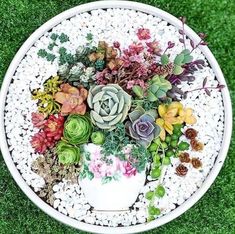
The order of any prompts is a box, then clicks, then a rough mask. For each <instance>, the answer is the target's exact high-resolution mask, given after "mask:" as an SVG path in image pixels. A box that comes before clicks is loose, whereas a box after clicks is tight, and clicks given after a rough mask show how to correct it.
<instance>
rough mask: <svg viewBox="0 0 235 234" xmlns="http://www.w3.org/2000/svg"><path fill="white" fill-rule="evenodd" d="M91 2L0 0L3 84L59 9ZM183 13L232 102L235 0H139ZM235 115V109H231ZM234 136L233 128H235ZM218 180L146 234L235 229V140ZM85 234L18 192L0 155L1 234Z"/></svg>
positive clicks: (224, 232) (234, 95)
mask: <svg viewBox="0 0 235 234" xmlns="http://www.w3.org/2000/svg"><path fill="white" fill-rule="evenodd" d="M86 2H90V1H78V0H65V1H62V0H40V1H39V0H0V21H1V22H0V84H1V82H2V80H3V78H4V74H5V72H6V70H7V67H8V66H9V64H10V62H11V60H12V59H13V57H14V55H15V53H16V52H17V50H18V49H19V48H20V46H21V45H22V43H23V42H24V41H25V40H26V39H27V38H28V37H29V36H30V34H31V33H32V32H33V31H34V30H36V29H37V28H38V27H39V26H40V25H42V24H43V23H44V22H46V21H47V20H49V19H50V18H52V17H53V16H55V15H57V14H58V13H60V12H62V11H64V10H66V9H69V8H71V7H73V6H77V5H79V4H82V3H86ZM140 2H144V3H148V4H150V5H153V6H156V7H159V8H161V9H163V10H165V11H168V12H169V13H171V14H173V15H175V16H177V17H179V16H182V15H184V16H186V17H187V19H188V24H189V26H191V27H192V28H193V29H194V30H195V31H197V32H200V31H203V32H206V33H207V34H208V38H207V41H208V42H209V47H210V49H211V50H212V52H213V54H214V55H215V57H216V59H217V60H218V62H219V64H220V66H221V68H222V70H223V72H224V75H225V78H226V81H227V84H228V87H229V89H230V94H231V97H232V101H233V102H235V91H234V89H235V80H234V75H235V59H234V51H235V40H234V36H235V1H232V0H231V1H227V0H206V1H205V0H180V1H177V0H151V1H147V0H146V1H140ZM233 113H234V112H233ZM233 136H234V137H235V135H234V131H233ZM234 137H233V139H232V142H231V145H230V150H229V153H228V156H227V158H226V161H225V164H224V166H223V168H222V170H221V172H220V174H219V176H218V177H217V179H216V181H215V183H214V184H213V185H212V186H211V188H210V189H209V191H208V192H207V193H206V194H205V195H204V196H203V198H202V199H201V200H200V201H199V202H197V204H195V205H194V206H193V208H191V209H190V210H188V211H187V212H185V213H184V214H183V215H181V216H180V217H179V218H177V219H175V220H173V221H172V222H170V223H168V224H166V225H164V226H162V227H160V228H157V229H155V230H152V231H149V232H147V233H149V234H150V233H161V234H163V233H167V234H171V233H176V234H178V233H187V234H188V233H205V234H208V233H216V234H220V233H221V234H227V233H229V234H230V233H231V234H234V233H235V157H234V151H235V138H234ZM2 233H5V234H11V233H17V234H21V233H23V234H24V233H43V234H44V233H53V234H57V233H58V234H60V233H84V232H79V231H77V230H75V229H73V228H70V227H67V226H65V225H63V224H61V223H59V222H57V221H55V220H54V219H52V218H50V217H49V216H48V215H46V214H45V213H43V212H42V211H41V210H40V209H39V208H37V207H36V206H35V205H34V204H33V203H32V202H31V201H30V200H29V199H28V198H27V197H26V196H25V195H24V194H23V192H22V191H21V190H20V188H19V187H18V186H17V185H16V183H15V182H14V180H13V178H12V177H11V175H10V173H9V171H8V169H7V167H6V165H5V163H4V161H3V158H2V156H1V155H0V234H2Z"/></svg>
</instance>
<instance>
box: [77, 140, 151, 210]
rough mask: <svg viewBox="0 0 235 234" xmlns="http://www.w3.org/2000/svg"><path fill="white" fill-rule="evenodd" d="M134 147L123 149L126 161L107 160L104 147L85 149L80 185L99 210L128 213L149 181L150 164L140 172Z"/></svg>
mask: <svg viewBox="0 0 235 234" xmlns="http://www.w3.org/2000/svg"><path fill="white" fill-rule="evenodd" d="M135 147H136V146H134V145H127V146H126V147H124V148H123V155H125V158H123V160H122V159H120V158H119V157H117V156H115V155H109V156H105V155H104V154H103V153H102V152H103V151H102V146H99V145H96V144H93V143H89V144H86V145H83V153H82V157H83V168H82V171H81V173H80V176H79V184H80V186H81V189H82V191H83V193H84V194H85V196H86V198H87V200H88V202H89V203H90V205H91V206H93V207H94V209H95V210H102V211H121V210H128V209H129V207H130V206H132V205H133V203H134V202H135V201H136V199H137V197H138V195H139V192H140V190H141V188H142V187H143V185H144V183H145V180H146V173H145V171H146V163H145V164H144V165H142V166H140V167H141V168H140V167H139V168H138V169H137V168H136V167H135V163H134V159H133V158H132V157H131V152H132V149H133V148H135Z"/></svg>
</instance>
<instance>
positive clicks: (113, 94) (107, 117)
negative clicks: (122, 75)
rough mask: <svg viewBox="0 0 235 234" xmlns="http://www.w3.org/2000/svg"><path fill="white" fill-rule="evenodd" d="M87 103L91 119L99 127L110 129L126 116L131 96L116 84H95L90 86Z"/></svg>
mask: <svg viewBox="0 0 235 234" xmlns="http://www.w3.org/2000/svg"><path fill="white" fill-rule="evenodd" d="M87 103H88V105H89V107H90V108H91V112H90V116H91V121H92V122H93V123H94V124H95V125H96V126H97V127H99V128H100V129H107V130H109V131H111V130H113V129H114V128H115V127H116V124H118V123H121V122H123V121H124V120H125V118H126V117H127V113H128V111H129V109H130V107H131V96H130V95H129V94H127V93H126V92H125V91H124V90H123V89H122V88H121V87H120V86H119V85H117V84H108V85H97V86H93V87H92V88H90V90H89V93H88V97H87Z"/></svg>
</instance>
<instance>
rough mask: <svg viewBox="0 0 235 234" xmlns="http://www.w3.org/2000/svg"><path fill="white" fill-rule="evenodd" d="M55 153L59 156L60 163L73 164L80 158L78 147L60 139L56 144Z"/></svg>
mask: <svg viewBox="0 0 235 234" xmlns="http://www.w3.org/2000/svg"><path fill="white" fill-rule="evenodd" d="M56 153H57V155H58V157H59V162H60V163H62V164H74V163H78V162H79V160H80V148H79V147H77V146H72V145H69V144H68V143H66V142H64V141H60V142H59V143H58V144H57V145H56Z"/></svg>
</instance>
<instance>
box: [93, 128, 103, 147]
mask: <svg viewBox="0 0 235 234" xmlns="http://www.w3.org/2000/svg"><path fill="white" fill-rule="evenodd" d="M104 140H105V135H104V133H103V132H101V131H97V132H93V133H92V134H91V141H92V143H94V144H96V145H103V144H104Z"/></svg>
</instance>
